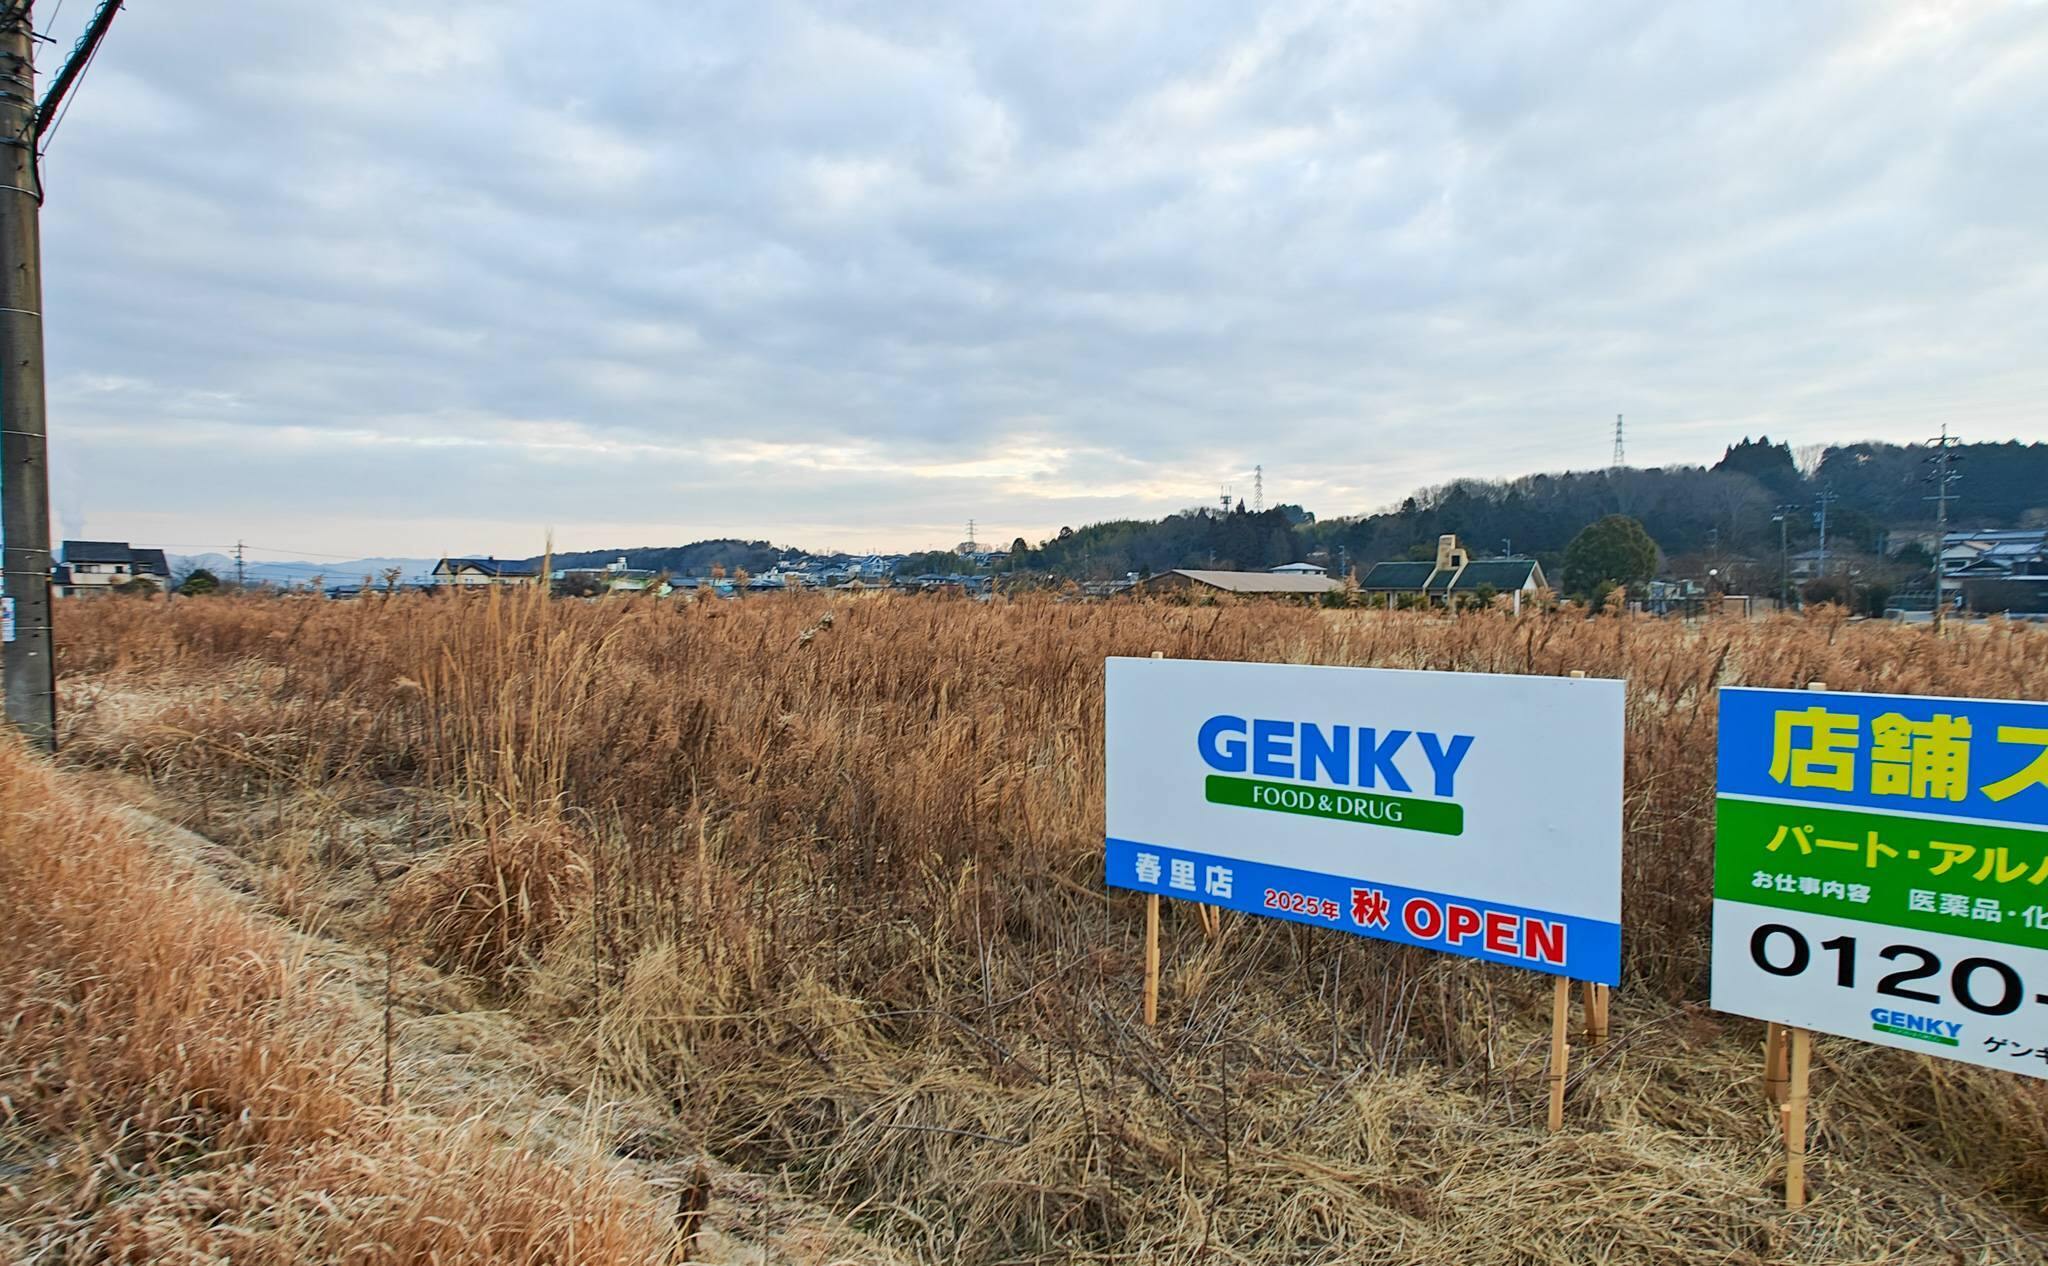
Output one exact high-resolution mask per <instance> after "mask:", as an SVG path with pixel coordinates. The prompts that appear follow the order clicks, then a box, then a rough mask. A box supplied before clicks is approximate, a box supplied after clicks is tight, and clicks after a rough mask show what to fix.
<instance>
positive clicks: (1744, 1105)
mask: <svg viewBox="0 0 2048 1266" xmlns="http://www.w3.org/2000/svg"><path fill="white" fill-rule="evenodd" d="M60 637H61V647H62V649H61V665H60V666H61V670H62V675H63V694H64V720H63V723H62V737H63V750H62V754H61V756H60V759H59V761H58V764H57V767H56V768H51V767H47V766H44V765H41V764H39V763H37V762H32V761H30V760H29V759H28V758H26V757H25V756H24V755H23V754H22V753H21V752H20V751H19V750H17V749H11V748H9V749H0V778H4V783H0V951H4V960H0V1002H4V1004H5V1006H4V1008H0V1014H4V1015H5V1016H6V1017H7V1019H6V1020H5V1023H4V1025H0V1226H4V1228H5V1229H4V1230H0V1253H4V1254H5V1255H8V1256H11V1257H16V1258H20V1259H23V1260H33V1261H53V1262H54V1261H99V1260H122V1261H157V1260H163V1261H171V1260H183V1261H230V1260H231V1261H235V1262H241V1261H251V1260H278V1261H306V1262H344V1261H346V1262H386V1261H391V1262H395V1261H443V1262H456V1261H521V1262H529V1261H530V1262H543V1261H545V1262H558V1261H561V1262H566V1261H591V1262H606V1261H684V1260H710V1261H762V1260H769V1261H788V1262H816V1263H824V1262H831V1261H862V1262H865V1261H879V1260H887V1261H914V1262H934V1263H936V1262H971V1263H999V1262H1048V1263H1050V1262H1069V1261H1104V1262H1106V1261H1113V1260H1114V1261H1127V1262H1161V1263H1178V1262H1188V1263H1194V1262H1204V1263H1206V1262H1243V1263H1283V1262H1284V1263H1297V1262H1332V1263H1335V1262H1347V1263H1348V1262H1388V1263H1394V1262H1404V1263H1405V1262H1444V1263H1470V1264H1473V1266H1523V1264H1528V1266H1535V1264H1538V1263H1543V1264H1548V1263H1567V1262H1572V1263H1576V1262H1587V1263H1595V1262H1598V1263H1636V1262H1644V1263H1649V1262H1656V1263H1667V1262H1668V1263H1702V1264H1704V1263H1775V1262H1787V1263H1790V1262H1800V1263H1820V1262H1830V1263H1834V1262H1839V1263H1852V1262H1853V1263H1875V1262H1930V1263H2007V1262H2036V1261H2042V1260H2048V1090H2044V1088H2043V1087H2042V1085H2041V1084H2040V1083H2038V1082H2023V1081H2021V1080H2019V1079H2017V1078H2013V1077H2008V1076H2001V1075H1996V1074H1992V1073H1988V1072H1981V1071H1979V1070H1975V1069H1972V1068H1968V1067H1964V1066H1961V1065H1956V1064H1951V1063H1945V1062H1941V1061H1936V1060H1932V1059H1927V1058H1924V1057H1919V1056H1911V1055H1906V1054H1902V1053H1897V1052H1891V1051H1885V1050H1880V1049H1877V1048H1873V1047H1868V1046H1865V1045H1862V1044H1859V1043H1854V1042H1848V1041H1841V1040H1836V1039H1829V1038H1821V1039H1819V1041H1818V1043H1817V1047H1816V1072H1815V1077H1814V1096H1815V1097H1814V1111H1815V1124H1814V1128H1813V1143H1812V1159H1811V1161H1810V1171H1809V1172H1810V1176H1811V1181H1812V1184H1813V1192H1814V1199H1813V1203H1812V1205H1811V1206H1810V1207H1809V1208H1808V1209H1806V1210H1805V1211H1803V1212H1801V1213H1797V1214H1787V1213H1786V1212H1784V1211H1783V1209H1782V1207H1781V1198H1780V1188H1779V1183H1780V1182H1781V1177H1782V1175H1781V1172H1780V1171H1781V1166H1782V1159H1781V1158H1782V1150H1781V1146H1780V1144H1779V1141H1778V1139H1777V1137H1776V1134H1775V1131H1774V1129H1773V1127H1772V1123H1771V1118H1770V1116H1769V1115H1768V1114H1767V1113H1766V1112H1765V1110H1764V1108H1763V1096H1762V1092H1761V1086H1760V1075H1761V1056H1760V1047H1761V1039H1762V1033H1761V1026H1760V1025H1757V1024H1753V1023H1751V1022H1748V1021H1744V1020H1739V1019H1735V1018H1733V1017H1728V1016H1722V1015H1717V1014H1715V1013H1713V1012H1711V1011H1709V1010H1707V1009H1706V1007H1705V1005H1704V1000H1705V997H1706V985H1707V981H1706V961H1707V948H1706V933H1707V926H1708V919H1709V914H1710V897H1709V892H1710V876H1711V850H1712V835H1711V824H1712V812H1711V810H1712V788H1713V765H1714V741H1713V740H1714V733H1715V697H1714V688H1715V687H1716V686H1717V685H1723V684H1753V685H1777V686H1788V685H1790V686H1796V685H1804V684H1805V683H1807V682H1808V681H1811V680H1815V679H1820V680H1825V681H1826V682H1828V683H1829V685H1831V686H1834V687H1837V688H1843V689H1883V690H1895V691H1906V692H1939V693H1953V694H1970V695H1986V696H2006V697H2018V698H2031V699H2041V698H2048V636H2044V635H2043V634H2042V633H2040V632H2039V631H2029V630H2025V629H2016V628H2011V629H2009V628H2004V627H2000V626H1997V625H1993V626H1991V627H1989V628H1975V629H1970V630H1966V631H1959V632H1957V633H1955V634H1953V635H1952V636H1950V637H1949V638H1947V639H1945V640H1936V639H1935V638H1933V637H1931V636H1930V635H1929V634H1928V633H1927V632H1926V631H1925V630H1907V629H1901V628H1896V627H1890V626H1880V625H1873V624H1861V623H1847V622H1844V621H1842V620H1840V619H1837V618H1830V617H1826V616H1816V617H1813V618H1807V619H1795V618H1782V619H1778V620H1775V621H1771V622H1763V623H1755V624H1736V623H1728V624H1709V625H1706V626H1704V627H1701V628H1697V629H1686V628H1684V627H1681V626H1679V625H1677V624H1673V623H1661V622H1651V621H1641V620H1634V619H1625V618H1606V617H1603V618H1600V619H1595V620H1586V619H1583V618H1578V617H1575V616H1562V615H1558V616H1543V617H1530V618H1525V619H1521V620H1512V619H1509V618H1506V617H1504V616H1498V615H1491V614H1478V615H1471V616H1466V617H1463V618H1460V619H1457V620H1449V619H1443V618H1434V617H1429V616H1424V615H1416V614H1386V613H1365V612H1324V611H1315V610H1307V609H1299V608H1288V607H1275V606H1267V605H1242V606H1223V607H1180V606H1169V605H1153V604H1138V603H1131V604H1121V603H1111V604H1096V605H1087V604H1069V603H1058V602H1053V601H1049V600H1046V601H1020V602H1016V603H992V604H978V603H970V602H951V601H945V600H936V599H922V600H920V599H899V598H890V597H876V598H868V599H861V600H852V601H833V600H830V599H825V598H804V597H790V598H773V599H764V600H751V599H750V600H747V601H742V602H725V603H718V602H705V603H661V604H657V603H653V602H644V601H629V600H607V601H604V602H594V603H586V602H550V601H547V600H545V599H542V598H540V597H538V596H537V595H532V596H527V595H521V596H507V595H491V596H481V597H477V596H472V597H468V598H441V599H431V598H417V597H401V598H395V599H389V600H378V599H370V600H365V601H360V602H354V603H320V602H312V601H277V600H254V599H250V600H237V599H219V600H210V599H209V600H193V601H182V602H178V603H175V604H171V605H169V606H166V605H164V604H162V603H156V602H142V601H134V602H126V601H106V602H98V603H71V604H67V605H66V606H64V608H63V609H62V612H61V626H60ZM1152 651H1160V652H1164V653H1165V654H1167V655H1169V656H1184V657H1198V658H1217V659H1245V660H1277V661H1287V662H1314V663H1328V664H1363V665H1378V666H1387V667H1410V668H1435V669H1461V670H1471V671H1485V672H1507V673H1544V674H1562V673H1564V672H1566V671H1568V670H1572V669H1582V670H1584V671H1585V672H1587V673H1588V674H1589V675H1593V676H1618V677H1625V678H1627V680H1628V683H1629V696H1628V712H1627V718H1628V720H1627V724H1628V771H1627V804H1626V808H1625V815H1624V817H1625V825H1626V842H1625V873H1624V893H1623V900H1624V918H1625V921H1626V926H1627V935H1626V941H1625V946H1624V951H1625V956H1626V968H1625V973H1626V974H1625V983H1624V985H1623V987H1622V989H1621V990H1620V991H1618V992H1617V994H1616V997H1615V1003H1614V1018H1613V1022H1614V1031H1615V1037H1614V1040H1613V1041H1611V1042H1610V1043H1609V1044H1608V1045H1607V1046H1606V1047H1605V1048H1604V1049H1602V1050H1600V1051H1599V1052H1597V1053H1589V1054H1583V1055H1582V1057H1581V1058H1580V1059H1579V1060H1577V1061H1576V1062H1575V1064H1574V1066H1573V1075H1572V1082H1571V1086H1570V1098H1569V1101H1568V1109H1567V1123H1568V1128H1567V1129H1566V1131H1565V1132H1563V1133H1562V1134H1559V1135H1556V1136H1552V1135H1549V1134H1547V1133H1546V1132H1545V1131H1544V1130H1543V1128H1542V1111H1543V1102H1542V1097H1543V1080H1542V1073H1543V1059H1544V1053H1545V1048H1544V1040H1545V1036H1546V1032H1547V1021H1548V1005H1547V1003H1548V997H1549V989H1548V986H1547V981H1545V980H1543V979H1540V978H1537V977H1534V976H1532V975H1527V974H1523V973H1517V972H1514V971H1511V970H1508V969H1504V968H1495V967H1489V966H1486V965H1483V964H1477V963H1473V962H1469V961H1463V960H1451V959H1447V958H1443V957H1440V956H1433V955H1429V954H1426V953H1424V952H1420V951H1413V950H1406V949H1401V948H1398V947H1393V946H1388V945H1383V944H1377V943H1372V942H1367V941H1362V940H1358V939H1356V938H1351V937H1347V936H1343V935H1339V934H1333V933H1328V932H1316V931H1312V930H1309V929H1304V928H1301V927H1298V926H1293V925H1286V924H1279V923H1273V922H1268V921H1261V920H1252V919H1246V918H1242V917H1239V916H1235V915H1225V916H1224V917H1223V918H1222V919H1221V921H1220V925H1219V926H1218V927H1217V929H1216V930H1215V931H1214V933H1213V934H1211V933H1210V932H1209V931H1207V930H1205V928H1204V927H1203V925H1202V923H1201V921H1200V920H1198V919H1197V918H1196V917H1195V911H1194V909H1193V908H1192V907H1187V906H1181V905H1177V904H1175V903H1168V905H1167V915H1166V925H1165V938H1166V939H1165V962H1166V968H1165V975H1164V984H1163V997H1162V1003H1161V1024H1160V1026H1159V1027H1158V1028H1157V1029H1154V1030H1148V1029H1145V1028H1144V1027H1142V1026H1140V1025H1138V1024H1137V1023H1136V1022H1135V1018H1136V1014H1137V1011H1138V993H1139V986H1140V949H1141V947H1140V931H1141V914H1140V912H1141V908H1142V906H1141V901H1142V899H1141V898H1138V897H1136V896H1135V895H1132V894H1128V893H1118V892H1112V891H1109V890H1107V889H1105V887H1104V886H1103V884H1102V879H1101V860H1100V858H1101V850H1102V835H1101V828H1102V769H1101V726H1102V716H1101V674H1102V660H1103V658H1104V657H1105V656H1108V655H1142V654H1146V653H1149V652H1152ZM700 1208H701V1209H702V1212H701V1213H700V1212H699V1210H700ZM693 1232H694V1234H693Z"/></svg>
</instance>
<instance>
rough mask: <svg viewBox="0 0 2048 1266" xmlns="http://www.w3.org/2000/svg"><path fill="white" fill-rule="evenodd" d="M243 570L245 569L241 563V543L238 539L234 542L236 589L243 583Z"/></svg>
mask: <svg viewBox="0 0 2048 1266" xmlns="http://www.w3.org/2000/svg"><path fill="white" fill-rule="evenodd" d="M244 570H245V569H244V568H243V565H242V543H241V542H240V541H236V542H235V588H237V589H240V588H241V587H242V584H243V572H244Z"/></svg>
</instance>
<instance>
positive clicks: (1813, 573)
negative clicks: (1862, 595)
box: [1785, 545, 1862, 581]
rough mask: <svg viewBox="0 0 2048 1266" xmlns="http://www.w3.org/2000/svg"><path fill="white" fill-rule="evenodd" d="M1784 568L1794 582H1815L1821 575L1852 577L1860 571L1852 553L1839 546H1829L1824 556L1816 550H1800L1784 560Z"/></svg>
mask: <svg viewBox="0 0 2048 1266" xmlns="http://www.w3.org/2000/svg"><path fill="white" fill-rule="evenodd" d="M1785 566H1786V570H1788V571H1789V572H1791V574H1792V579H1793V580H1794V581H1801V580H1815V579H1818V578H1819V577H1821V576H1823V575H1826V576H1852V575H1857V574H1860V573H1861V571H1862V568H1861V567H1860V566H1859V565H1858V563H1857V561H1856V558H1855V556H1854V552H1853V551H1851V550H1845V549H1843V548H1842V547H1840V546H1839V545H1836V546H1830V547H1829V548H1828V551H1827V552H1826V553H1825V554H1823V553H1822V552H1821V551H1819V550H1818V549H1805V550H1800V551H1799V552H1798V553H1797V554H1794V555H1792V557H1791V558H1789V559H1787V560H1786V564H1785Z"/></svg>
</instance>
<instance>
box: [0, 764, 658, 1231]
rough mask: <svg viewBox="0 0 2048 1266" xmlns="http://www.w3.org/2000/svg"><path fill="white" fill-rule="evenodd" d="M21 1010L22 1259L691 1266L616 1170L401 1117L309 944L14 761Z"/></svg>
mask: <svg viewBox="0 0 2048 1266" xmlns="http://www.w3.org/2000/svg"><path fill="white" fill-rule="evenodd" d="M0 1012H4V1014H5V1016H6V1017H7V1018H6V1021H5V1023H4V1025H0V1255H4V1256H5V1257H6V1258H7V1260H10V1261H22V1262H99V1261H113V1262H138V1263H140V1262H218V1261H236V1262H243V1261H248V1262H280V1263H283V1262H291V1263H299V1262H337V1263H338V1262H391V1263H396V1262H419V1261H441V1262H498V1261H521V1262H533V1263H540V1262H591V1261H603V1262H610V1261H621V1262H653V1261H663V1260H667V1252H668V1248H669V1235H668V1232H667V1230H666V1228H665V1227H664V1226H663V1225H662V1222H661V1219H660V1217H659V1216H658V1215H657V1214H656V1213H655V1212H654V1210H653V1207H652V1204H651V1202H650V1200H649V1199H648V1196H647V1194H646V1193H645V1192H644V1191H643V1190H640V1189H638V1188H637V1187H636V1186H635V1185H634V1184H632V1183H631V1182H630V1181H629V1180H627V1179H625V1178H624V1177H623V1176H622V1175H621V1174H620V1173H618V1172H616V1171H615V1170H614V1168H613V1167H612V1166H610V1165H609V1164H607V1163H604V1162H602V1161H600V1160H597V1159H596V1158H594V1157H592V1158H589V1159H588V1160H587V1162H586V1163H582V1164H578V1165H573V1166H572V1165H565V1164H563V1163H560V1162H555V1161H549V1160H544V1159H542V1158H541V1157H539V1156H537V1155H535V1154H533V1153H532V1152H530V1151H529V1150H527V1149H526V1148H525V1147H524V1146H522V1145H521V1142H520V1140H518V1139H517V1138H511V1137H507V1136H506V1135H505V1134H504V1132H503V1131H502V1130H500V1129H497V1128H494V1127H491V1126H487V1125H486V1124H484V1123H483V1122H482V1121H480V1120H464V1119H461V1118H459V1117H458V1118H455V1119H449V1118H446V1117H436V1116H428V1115H425V1114H421V1113H409V1112H402V1111H399V1112H393V1111H386V1110H383V1109H380V1108H379V1107H377V1106H376V1081H375V1075H374V1070H375V1064H374V1062H373V1061H372V1060H369V1059H366V1058H364V1056H365V1051H364V1050H363V1049H361V1047H360V1045H359V1044H357V1043H356V1042H354V1041H353V1040H352V1039H353V1038H355V1037H356V1036H358V1030H359V1029H360V1027H361V1026H360V1025H359V1024H357V1023H355V1022H354V1018H353V1017H350V1016H349V1015H347V1014H345V1013H344V1012H343V1011H341V1010H340V1009H338V1008H337V1007H336V1006H335V1005H334V1003H333V1002H332V1001H330V1000H329V999H327V998H326V997H324V996H323V994H322V992H321V990H320V988H319V983H318V980H317V976H316V974H315V973H314V972H313V971H312V969H311V968H310V967H309V966H308V964H307V963H306V962H305V961H304V959H303V957H302V956H301V954H300V953H299V951H298V949H297V948H296V947H295V946H294V945H293V944H292V943H291V941H290V940H289V939H287V938H286V937H284V936H282V935H280V933H279V932H278V930H277V929H276V928H275V927H273V926H266V925H264V924H262V923H260V922H258V921H256V920H254V919H252V918H251V917H250V915H249V914H248V913H247V912H246V911H244V910H243V909H242V908H241V907H240V906H239V905H237V904H236V903H235V902H233V901H232V900H230V899H229V898H227V897H226V895H225V894H223V893H221V892H219V891H218V890H216V889H213V888H212V887H211V886H210V885H209V884H208V883H207V882H206V881H204V880H203V879H202V878H201V877H199V876H197V875H195V874H194V873H192V872H191V871H189V870H188V869H185V868H182V867H180V866H179V865H178V864H176V863H175V862H173V861H172V860H171V859H169V858H167V857H165V856H163V855H161V854H159V853H156V852H153V851H152V850H151V849H150V848H149V847H148V845H147V844H146V843H145V842H144V841H142V840H141V839H139V838H138V837H137V836H136V835H135V834H134V832H133V831H132V829H130V828H128V827H127V826H125V825H124V824H122V823H121V822H120V821H118V820H117V819H116V818H114V817H113V816H112V815H111V814H110V813H109V812H107V811H105V810H102V809H97V808H92V807H89V806H87V805H85V804H84V803H82V802H81V801H80V799H79V798H78V797H77V795H76V794H75V793H74V792H72V791H71V790H69V789H67V788H66V787H64V786H62V785H60V783H59V780H58V777H57V775H56V774H55V772H54V771H53V770H51V769H49V768H48V767H46V766H43V765H40V764H37V763H35V762H32V761H30V760H29V759H28V758H27V756H26V755H25V754H24V753H23V752H22V751H21V750H20V748H19V747H18V746H17V745H15V744H14V743H13V742H12V741H11V740H10V741H6V742H0ZM351 1046H354V1047H355V1048H356V1049H353V1050H351V1049H350V1047H351Z"/></svg>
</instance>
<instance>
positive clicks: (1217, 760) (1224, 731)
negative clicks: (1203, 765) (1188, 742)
mask: <svg viewBox="0 0 2048 1266" xmlns="http://www.w3.org/2000/svg"><path fill="white" fill-rule="evenodd" d="M1226 736H1230V737H1232V738H1233V739H1234V741H1229V742H1226V741H1224V740H1225V738H1226ZM1195 746H1196V747H1197V748H1199V749H1201V753H1202V759H1203V760H1205V761H1207V762H1208V763H1209V767H1210V768H1211V769H1220V770H1222V771H1223V772H1224V773H1226V774H1241V773H1243V772H1244V718H1243V717H1233V716H1213V717H1210V718H1209V719H1208V720H1206V721H1204V722H1202V732H1201V734H1200V735H1199V736H1198V737H1197V738H1196V739H1195Z"/></svg>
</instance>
